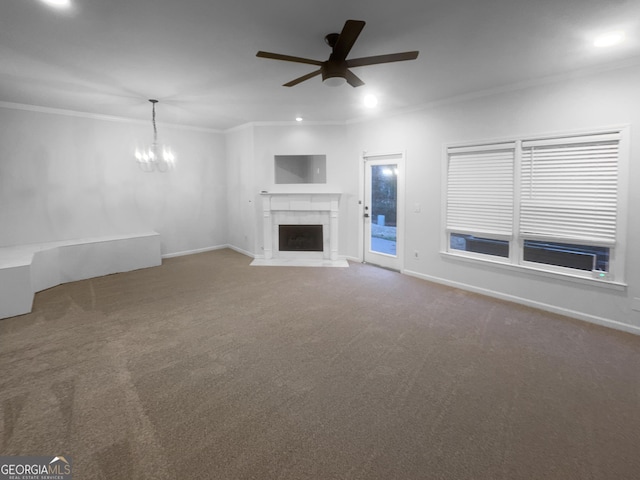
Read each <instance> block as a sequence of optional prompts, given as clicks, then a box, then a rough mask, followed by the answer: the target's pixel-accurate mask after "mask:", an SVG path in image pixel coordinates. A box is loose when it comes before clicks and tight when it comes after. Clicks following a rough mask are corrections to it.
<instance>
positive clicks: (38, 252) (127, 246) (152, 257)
mask: <svg viewBox="0 0 640 480" xmlns="http://www.w3.org/2000/svg"><path fill="white" fill-rule="evenodd" d="M161 263H162V257H161V254H160V235H159V234H158V233H156V232H150V233H142V234H132V235H119V236H107V237H94V238H83V239H77V240H63V241H59V242H47V243H38V244H32V245H17V246H10V247H0V318H7V317H13V316H15V315H22V314H24V313H29V312H31V309H32V306H33V296H34V294H35V293H36V292H40V291H42V290H45V289H47V288H51V287H54V286H56V285H60V284H62V283H67V282H74V281H76V280H84V279H87V278H93V277H100V276H102V275H109V274H111V273H118V272H128V271H131V270H137V269H139V268H147V267H155V266H157V265H160V264H161Z"/></svg>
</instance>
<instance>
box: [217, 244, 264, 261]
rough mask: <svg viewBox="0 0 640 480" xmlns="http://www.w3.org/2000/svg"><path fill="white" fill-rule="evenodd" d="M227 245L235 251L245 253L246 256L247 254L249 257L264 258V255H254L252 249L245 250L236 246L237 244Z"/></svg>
mask: <svg viewBox="0 0 640 480" xmlns="http://www.w3.org/2000/svg"><path fill="white" fill-rule="evenodd" d="M226 247H227V248H230V249H231V250H233V251H234V252H238V253H241V254H242V255H245V256H247V257H249V258H264V255H254V254H253V253H251V252H250V251H248V250H244V249H242V248H240V247H236V246H235V245H226Z"/></svg>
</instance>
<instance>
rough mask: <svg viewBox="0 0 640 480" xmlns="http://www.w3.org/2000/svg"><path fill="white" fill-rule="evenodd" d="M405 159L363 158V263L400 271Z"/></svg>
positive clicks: (389, 156)
mask: <svg viewBox="0 0 640 480" xmlns="http://www.w3.org/2000/svg"><path fill="white" fill-rule="evenodd" d="M402 163H403V162H402V155H384V156H370V157H365V158H364V165H365V201H364V238H365V245H364V261H365V262H367V263H373V264H376V265H380V266H382V267H386V268H391V269H393V270H401V268H402V266H401V255H400V254H401V252H400V250H401V248H400V246H401V245H402V243H401V241H400V240H401V238H400V237H401V230H400V227H401V225H400V223H401V219H400V218H399V217H400V215H399V212H400V211H401V210H400V209H399V200H400V199H401V195H400V193H401V192H400V190H401V187H402V183H401V182H400V181H399V179H400V178H401V175H402Z"/></svg>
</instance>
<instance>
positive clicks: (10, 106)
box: [0, 100, 224, 134]
mask: <svg viewBox="0 0 640 480" xmlns="http://www.w3.org/2000/svg"><path fill="white" fill-rule="evenodd" d="M0 108H5V109H7V110H21V111H24V112H36V113H46V114H50V115H61V116H65V117H79V118H87V119H90V120H103V121H107V122H120V123H133V124H138V125H148V124H149V121H148V120H141V119H136V118H127V117H119V116H116V115H103V114H100V113H89V112H81V111H77V110H67V109H63V108H52V107H42V106H39V105H28V104H23V103H14V102H4V101H1V100H0ZM158 125H160V126H164V127H167V128H177V129H180V130H189V131H193V132H204V133H220V134H222V133H224V130H218V129H214V128H206V127H196V126H192V125H181V124H178V123H166V122H158Z"/></svg>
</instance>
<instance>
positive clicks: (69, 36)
mask: <svg viewBox="0 0 640 480" xmlns="http://www.w3.org/2000/svg"><path fill="white" fill-rule="evenodd" d="M72 2H73V8H72V9H71V10H70V11H56V10H52V9H51V8H49V7H46V6H44V5H43V4H41V3H40V2H39V1H38V0H2V2H1V3H0V101H4V102H14V103H21V104H28V105H38V106H44V107H52V108H61V109H67V110H75V111H81V112H89V113H96V114H104V115H114V116H118V117H127V118H136V119H149V118H150V105H149V103H148V102H147V99H149V98H157V99H159V100H160V104H159V105H158V107H157V111H158V120H159V121H160V122H165V123H179V124H184V125H193V126H199V127H206V128H212V129H227V128H230V127H234V126H236V125H240V124H244V123H247V122H251V121H291V120H293V119H294V117H295V116H297V115H300V116H302V117H304V118H305V120H309V121H321V122H324V121H328V122H341V121H347V120H351V119H356V118H359V117H362V116H364V115H367V114H370V113H367V112H366V111H365V109H364V107H362V101H361V100H362V96H363V94H364V93H365V92H368V91H373V92H375V93H377V95H378V97H379V99H380V105H379V111H382V112H391V111H397V110H402V109H406V108H411V107H414V106H420V105H425V104H428V103H431V102H434V101H439V100H443V99H447V98H451V97H457V96H461V95H467V94H471V93H474V92H479V91H485V90H492V89H496V88H501V87H505V86H509V85H513V84H520V83H523V82H524V83H528V82H532V81H533V82H535V81H537V80H540V79H544V78H547V77H550V76H552V77H553V76H557V75H560V76H562V75H566V74H569V73H570V72H574V71H576V70H586V71H589V70H591V69H601V68H613V67H616V66H619V65H621V64H628V63H636V62H640V35H639V34H638V27H639V25H638V23H639V22H640V1H638V0H633V1H629V0H606V1H605V0H457V1H452V0H394V1H388V2H383V1H371V0H338V1H336V0H324V1H322V2H321V1H317V0H268V1H258V0H217V1H216V0H175V1H170V0H72ZM347 19H357V20H365V21H366V22H367V25H366V27H365V29H364V30H363V32H362V34H361V35H360V38H359V39H358V41H357V42H356V44H355V46H354V48H353V50H352V51H351V54H350V55H349V57H348V58H356V57H363V56H369V55H379V54H386V53H395V52H402V51H407V50H419V51H420V56H419V57H418V59H417V60H414V61H408V62H400V63H392V64H388V65H373V66H368V67H359V68H354V73H356V74H357V75H358V76H359V77H360V78H361V79H362V80H364V82H365V83H366V85H365V86H363V87H359V88H355V89H354V88H352V87H350V86H349V85H343V86H341V87H338V88H331V87H327V86H326V85H323V84H322V82H321V79H320V77H316V78H313V79H311V80H309V81H307V82H304V83H302V84H300V85H298V86H296V87H292V88H286V87H282V86H281V85H282V84H283V83H285V82H287V81H289V80H292V79H294V78H296V77H299V76H301V75H304V74H306V73H309V72H311V71H312V70H313V69H314V68H315V67H313V66H311V65H303V64H294V63H288V62H281V61H275V60H267V59H262V58H257V57H256V56H255V54H256V52H257V51H258V50H266V51H270V52H277V53H282V54H288V55H294V56H301V57H307V58H314V59H318V60H325V59H327V58H328V56H329V53H330V49H329V47H328V46H327V45H326V44H325V43H324V36H325V35H326V34H327V33H331V32H339V31H340V30H341V29H342V26H343V25H344V22H345V20H347ZM612 29H623V30H625V31H626V41H625V42H624V44H623V45H621V46H619V47H616V48H611V49H608V50H607V49H604V50H603V49H600V50H598V49H595V48H594V47H593V46H592V45H591V42H592V39H593V38H592V37H593V36H594V35H595V34H596V33H599V32H602V31H608V30H612Z"/></svg>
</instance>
